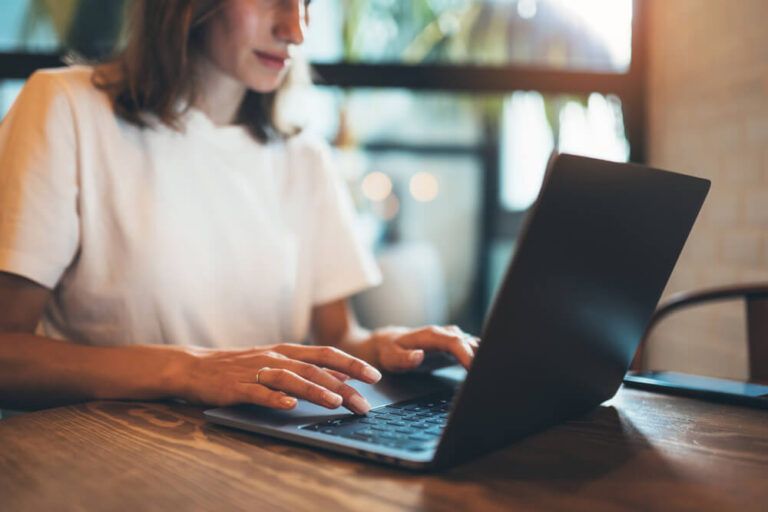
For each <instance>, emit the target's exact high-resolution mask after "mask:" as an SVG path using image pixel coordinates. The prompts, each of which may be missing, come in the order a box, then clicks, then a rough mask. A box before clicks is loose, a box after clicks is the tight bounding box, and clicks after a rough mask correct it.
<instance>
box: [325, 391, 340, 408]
mask: <svg viewBox="0 0 768 512" xmlns="http://www.w3.org/2000/svg"><path fill="white" fill-rule="evenodd" d="M323 401H324V402H325V403H327V404H328V405H331V406H333V407H338V406H340V405H341V402H343V401H344V399H343V398H341V395H337V394H336V393H333V392H331V391H323Z"/></svg>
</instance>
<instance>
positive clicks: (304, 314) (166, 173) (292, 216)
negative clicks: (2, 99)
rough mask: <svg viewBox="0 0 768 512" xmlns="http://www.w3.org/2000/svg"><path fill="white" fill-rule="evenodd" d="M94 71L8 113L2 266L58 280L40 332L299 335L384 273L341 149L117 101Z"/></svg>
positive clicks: (1, 152)
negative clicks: (155, 113) (337, 165)
mask: <svg viewBox="0 0 768 512" xmlns="http://www.w3.org/2000/svg"><path fill="white" fill-rule="evenodd" d="M92 73H93V70H92V68H90V67H83V66H80V67H72V68H67V69H62V70H47V71H40V72H37V73H35V74H34V75H33V76H32V77H31V78H30V80H29V81H28V82H27V84H26V86H25V87H24V89H23V90H22V92H21V94H20V95H19V97H18V99H17V100H16V103H15V104H14V106H13V107H12V109H11V111H10V112H9V113H8V115H7V117H6V118H5V119H4V120H3V122H2V125H0V270H2V271H6V272H11V273H14V274H18V275H21V276H24V277H27V278H29V279H31V280H33V281H36V282H38V283H40V284H42V285H45V286H46V287H49V288H51V289H53V297H52V301H51V303H50V305H49V306H48V308H47V309H46V311H45V314H44V318H43V320H42V322H41V325H40V328H39V329H38V331H39V332H40V333H41V334H44V335H46V336H50V337H54V338H60V339H66V340H71V341H75V342H78V343H85V344H92V345H124V344H133V343H168V344H187V345H199V346H209V347H243V346H246V347H247V346H254V345H263V344H269V343H276V342H290V341H294V342H295V341H301V340H304V339H305V338H306V337H307V334H308V330H309V320H310V313H311V308H312V306H313V305H317V304H322V303H326V302H329V301H333V300H336V299H340V298H343V297H347V296H349V295H352V294H354V293H356V292H358V291H360V290H362V289H364V288H367V287H369V286H371V285H374V284H377V283H378V282H379V280H380V275H379V272H378V269H377V268H376V266H375V263H374V262H373V259H372V258H371V256H370V254H369V253H368V252H367V251H366V249H365V248H364V247H363V246H362V245H361V244H360V243H359V241H358V240H357V239H356V237H355V234H354V228H353V209H352V205H351V202H350V200H349V197H348V195H346V192H345V191H344V189H343V184H342V183H341V180H340V179H339V178H338V177H337V176H336V175H335V174H334V171H333V168H332V163H331V160H330V158H329V151H328V148H327V147H326V146H325V145H324V144H323V143H322V142H318V141H315V140H312V139H310V138H309V137H307V136H304V135H300V136H297V137H293V138H290V139H288V140H286V141H280V142H273V143H269V144H261V143H259V142H257V141H255V139H253V138H252V137H251V136H250V135H248V133H247V132H246V130H245V129H244V128H242V127H236V126H229V127H217V126H215V125H214V124H213V123H212V122H211V121H210V120H209V119H208V118H207V117H206V116H205V115H204V114H203V113H202V112H200V111H198V110H194V109H193V110H191V111H190V112H189V113H188V115H186V116H185V118H184V128H185V129H184V131H183V132H179V131H175V130H172V129H170V128H167V127H165V126H162V125H158V126H156V127H153V128H148V129H139V128H137V127H135V126H133V125H131V124H129V123H127V122H125V121H123V120H122V119H119V118H118V117H117V116H116V115H115V114H114V112H113V110H112V108H111V105H110V102H109V100H108V97H107V96H106V94H104V93H103V92H101V91H99V90H98V89H96V88H95V87H94V86H93V85H92V84H91V75H92Z"/></svg>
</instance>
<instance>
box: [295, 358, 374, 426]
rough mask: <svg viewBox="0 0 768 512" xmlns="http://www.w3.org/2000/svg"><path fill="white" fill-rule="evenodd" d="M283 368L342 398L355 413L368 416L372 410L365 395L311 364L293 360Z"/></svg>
mask: <svg viewBox="0 0 768 512" xmlns="http://www.w3.org/2000/svg"><path fill="white" fill-rule="evenodd" d="M283 368H286V369H288V370H291V371H292V372H294V373H295V374H296V375H299V376H301V377H303V378H304V379H306V380H308V381H311V382H314V383H315V384H318V385H320V386H322V387H324V388H325V389H328V390H330V391H333V392H334V393H336V394H337V395H339V396H341V398H342V400H343V401H342V403H343V405H344V406H345V407H347V408H348V409H349V410H351V411H352V412H354V413H357V414H367V413H368V411H370V410H371V404H369V403H368V400H366V399H365V398H364V397H363V395H361V394H360V393H358V392H357V390H356V389H355V388H353V387H352V386H349V385H347V384H344V382H342V381H340V380H339V379H337V378H336V377H334V376H333V375H331V374H330V373H329V372H328V371H327V370H324V369H322V368H320V367H318V366H315V365H313V364H310V363H305V362H302V361H296V360H292V359H289V360H288V361H287V362H285V363H284V366H283ZM335 373H339V372H335ZM347 378H348V377H347Z"/></svg>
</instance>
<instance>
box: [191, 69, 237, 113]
mask: <svg viewBox="0 0 768 512" xmlns="http://www.w3.org/2000/svg"><path fill="white" fill-rule="evenodd" d="M197 87H198V90H197V97H196V98H195V102H194V106H195V107H196V108H198V109H199V110H201V111H203V112H204V113H205V114H206V115H207V116H208V118H209V119H210V120H211V121H212V122H213V123H214V124H215V125H217V126H226V125H230V124H234V123H235V121H236V118H237V111H238V109H239V108H240V103H242V101H243V97H245V93H246V87H245V85H243V84H242V83H241V82H239V81H237V80H236V79H234V78H232V77H231V76H229V75H227V74H225V73H224V72H222V71H221V70H220V69H218V68H217V67H216V66H215V65H214V64H213V63H212V62H211V61H210V60H208V59H207V58H205V57H201V58H200V60H199V61H198V63H197Z"/></svg>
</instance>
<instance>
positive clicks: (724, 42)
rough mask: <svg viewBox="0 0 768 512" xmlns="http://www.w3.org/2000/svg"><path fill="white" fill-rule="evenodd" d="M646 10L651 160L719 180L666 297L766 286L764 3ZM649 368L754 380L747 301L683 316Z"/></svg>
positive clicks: (679, 2)
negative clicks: (751, 376) (695, 291)
mask: <svg viewBox="0 0 768 512" xmlns="http://www.w3.org/2000/svg"><path fill="white" fill-rule="evenodd" d="M636 1H647V2H648V3H649V6H648V7H649V20H648V21H649V24H648V25H649V36H650V38H649V39H650V41H649V82H648V89H649V133H648V136H649V139H648V143H649V157H650V163H651V164H652V165H656V166H659V167H662V168H668V169H672V170H679V171H683V172H687V173H690V174H694V175H698V176H702V177H706V178H709V179H711V180H712V190H711V192H710V196H709V198H708V199H707V202H706V204H705V207H704V209H703V211H702V214H701V216H700V218H699V221H698V223H697V225H696V227H695V228H694V230H693V233H692V234H691V237H690V239H689V241H688V244H687V246H686V248H685V250H684V252H683V255H682V257H681V259H680V262H679V264H678V267H677V269H676V270H675V272H674V274H673V276H672V279H671V281H670V284H669V286H668V287H667V290H666V292H665V295H668V294H669V293H672V292H677V291H681V290H690V289H696V288H701V287H707V286H716V285H722V284H732V283H742V282H755V281H768V29H767V28H766V20H767V19H768V1H766V0H636ZM646 365H647V366H648V367H652V368H655V369H662V368H665V369H676V370H681V371H688V372H693V373H703V374H708V375H714V376H724V377H733V378H742V377H744V376H746V373H747V359H746V332H745V323H744V306H743V304H742V303H738V302H737V303H729V304H722V305H714V306H706V307H703V308H700V309H698V310H690V311H688V312H683V313H679V314H678V315H677V316H673V317H670V319H669V320H667V321H665V322H664V323H662V324H661V325H660V326H659V328H658V330H656V331H655V334H654V335H653V337H652V339H651V340H650V344H649V350H648V352H647V355H646Z"/></svg>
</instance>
